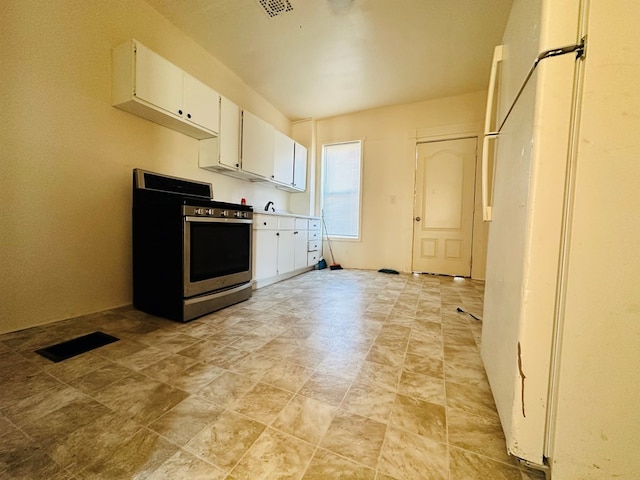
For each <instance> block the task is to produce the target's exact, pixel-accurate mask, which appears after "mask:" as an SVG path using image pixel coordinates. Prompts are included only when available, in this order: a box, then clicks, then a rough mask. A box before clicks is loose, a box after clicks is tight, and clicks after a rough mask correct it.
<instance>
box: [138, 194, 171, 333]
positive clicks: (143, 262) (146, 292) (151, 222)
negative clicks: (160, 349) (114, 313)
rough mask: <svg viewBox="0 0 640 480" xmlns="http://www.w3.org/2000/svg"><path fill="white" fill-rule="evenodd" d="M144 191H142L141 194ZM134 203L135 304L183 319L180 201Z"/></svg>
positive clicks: (165, 315) (148, 310)
mask: <svg viewBox="0 0 640 480" xmlns="http://www.w3.org/2000/svg"><path fill="white" fill-rule="evenodd" d="M141 193H142V195H140V194H141ZM144 193H146V192H140V191H138V192H137V194H138V197H137V199H136V200H137V201H134V205H133V219H132V220H133V304H134V306H135V307H136V308H138V309H140V310H142V311H145V312H147V313H151V314H153V315H158V316H162V317H165V318H171V319H173V320H178V321H182V320H183V318H182V315H183V314H182V300H183V284H182V278H183V270H182V268H183V267H182V265H183V259H182V252H183V248H182V242H183V232H182V228H183V227H182V225H183V223H182V215H181V206H180V205H176V204H173V205H169V204H161V203H154V204H153V205H150V204H148V203H147V202H145V201H144V198H141V197H144Z"/></svg>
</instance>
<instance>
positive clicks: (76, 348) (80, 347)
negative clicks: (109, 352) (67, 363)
mask: <svg viewBox="0 0 640 480" xmlns="http://www.w3.org/2000/svg"><path fill="white" fill-rule="evenodd" d="M118 340H119V339H118V338H116V337H112V336H111V335H107V334H106V333H103V332H93V333H89V334H88V335H83V336H81V337H78V338H74V339H72V340H67V341H66V342H62V343H57V344H56V345H51V346H50V347H47V348H41V349H40V350H36V353H38V354H40V355H42V356H43V357H45V358H48V359H49V360H52V361H54V362H56V363H57V362H61V361H62V360H66V359H67V358H71V357H75V356H76V355H80V354H81V353H85V352H88V351H89V350H93V349H96V348H98V347H102V346H104V345H108V344H110V343H113V342H117V341H118Z"/></svg>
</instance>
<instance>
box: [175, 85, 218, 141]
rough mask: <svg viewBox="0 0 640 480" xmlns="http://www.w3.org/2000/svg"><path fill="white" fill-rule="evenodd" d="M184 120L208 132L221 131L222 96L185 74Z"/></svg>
mask: <svg viewBox="0 0 640 480" xmlns="http://www.w3.org/2000/svg"><path fill="white" fill-rule="evenodd" d="M183 98H184V103H183V110H182V118H184V119H185V120H187V121H188V122H191V123H195V124H196V125H199V126H201V127H203V128H206V129H207V130H211V131H212V132H215V133H218V132H219V131H220V95H219V94H218V92H216V91H215V90H213V89H212V88H211V87H209V86H208V85H205V84H204V83H202V82H201V81H200V80H198V79H196V78H193V77H192V76H191V75H189V74H187V73H185V74H184V97H183Z"/></svg>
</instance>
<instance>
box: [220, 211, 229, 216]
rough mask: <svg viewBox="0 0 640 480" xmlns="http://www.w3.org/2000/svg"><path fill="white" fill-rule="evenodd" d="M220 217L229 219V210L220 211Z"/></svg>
mask: <svg viewBox="0 0 640 480" xmlns="http://www.w3.org/2000/svg"><path fill="white" fill-rule="evenodd" d="M220 216H221V217H228V216H229V212H228V211H227V210H221V211H220Z"/></svg>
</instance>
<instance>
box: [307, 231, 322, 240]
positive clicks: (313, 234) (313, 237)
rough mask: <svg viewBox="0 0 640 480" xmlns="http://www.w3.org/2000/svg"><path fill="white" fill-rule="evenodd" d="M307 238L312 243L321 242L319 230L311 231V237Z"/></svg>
mask: <svg viewBox="0 0 640 480" xmlns="http://www.w3.org/2000/svg"><path fill="white" fill-rule="evenodd" d="M307 238H308V239H309V240H310V241H311V240H320V232H318V231H317V230H309V236H308V237H307Z"/></svg>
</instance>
